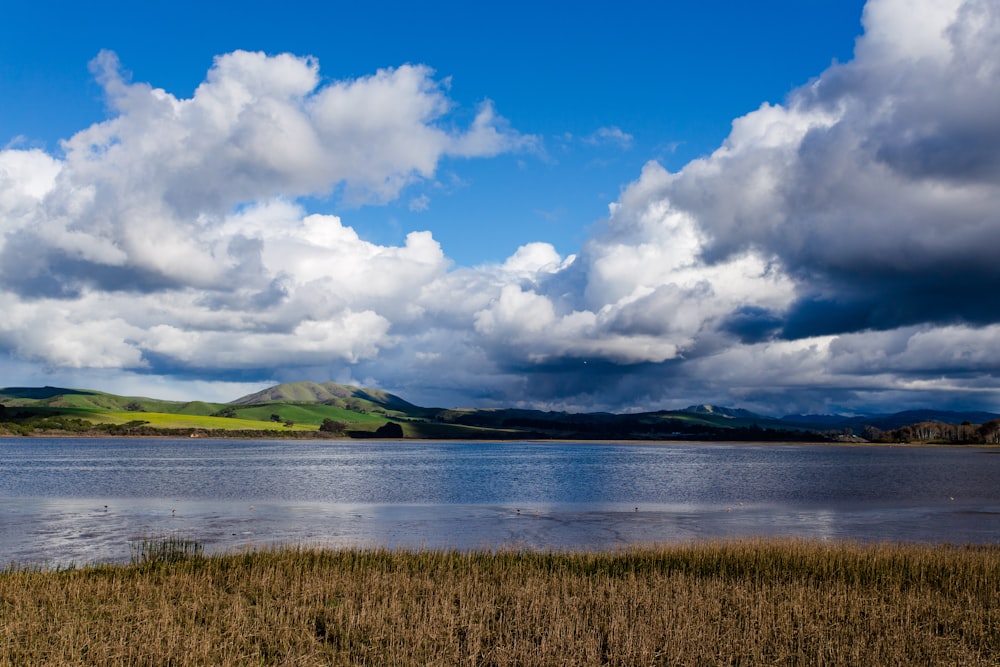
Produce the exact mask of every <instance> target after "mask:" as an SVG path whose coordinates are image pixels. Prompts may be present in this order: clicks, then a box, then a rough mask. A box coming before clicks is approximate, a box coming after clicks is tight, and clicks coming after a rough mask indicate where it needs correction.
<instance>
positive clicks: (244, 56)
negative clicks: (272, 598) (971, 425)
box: [0, 0, 1000, 413]
mask: <svg viewBox="0 0 1000 667" xmlns="http://www.w3.org/2000/svg"><path fill="white" fill-rule="evenodd" d="M863 24H864V28H865V32H864V35H863V36H862V37H860V38H859V39H858V41H857V44H856V49H855V57H854V59H853V60H852V61H850V62H848V63H843V64H833V65H832V66H831V67H830V68H828V69H827V70H826V71H824V72H822V73H820V74H819V75H818V76H817V77H816V78H815V79H814V80H812V81H810V82H808V83H806V84H805V85H803V86H802V87H800V88H797V89H795V90H793V91H792V92H791V93H790V94H789V95H788V97H787V98H786V99H785V100H784V101H783V102H782V103H781V104H763V105H762V106H761V107H760V108H758V109H757V110H755V111H752V112H750V113H748V114H746V115H745V116H743V117H741V118H738V119H736V120H735V121H734V122H733V126H732V131H731V133H730V134H729V136H728V138H727V139H726V140H725V141H724V143H723V144H722V145H721V146H720V147H719V148H718V149H717V150H715V151H714V152H712V153H711V154H709V155H706V156H704V157H702V158H700V159H697V160H695V161H693V162H691V163H689V164H687V165H686V166H685V167H683V168H682V169H681V170H679V171H678V172H676V173H672V172H669V171H667V170H666V169H664V168H663V167H662V166H660V165H659V164H657V163H656V162H650V163H649V164H647V165H646V167H645V168H644V169H643V170H642V173H641V174H639V175H638V178H637V180H636V181H635V182H633V183H631V184H629V185H628V186H627V187H625V188H624V189H623V191H622V194H621V196H620V198H619V199H618V201H617V202H616V203H615V204H614V205H613V206H612V208H611V210H610V211H609V215H608V217H607V219H606V220H605V221H603V223H602V224H601V225H600V226H599V227H598V228H596V229H595V230H593V231H592V233H591V235H590V236H589V238H587V239H586V241H585V242H584V243H583V244H582V247H581V249H580V251H579V253H577V254H576V255H574V256H570V257H562V256H560V255H559V254H558V253H557V252H556V251H555V249H554V248H552V247H551V246H549V245H547V244H543V243H532V242H530V240H529V242H527V243H526V244H525V245H524V246H523V247H521V248H520V249H519V250H518V251H517V252H516V253H515V254H514V255H513V256H511V257H510V258H508V259H507V260H506V261H505V262H503V263H502V264H497V265H490V266H479V267H455V266H453V265H452V263H451V262H450V261H449V260H448V258H447V255H446V253H445V251H444V249H442V248H441V247H440V245H439V244H438V242H437V241H436V240H435V239H434V238H433V235H432V234H431V233H430V232H428V231H414V232H411V233H410V234H409V235H408V236H407V237H406V242H405V244H404V245H402V246H381V245H376V244H373V243H370V242H368V241H366V240H364V239H362V238H360V237H359V236H358V234H357V233H355V231H354V230H353V229H352V228H351V227H350V226H348V225H345V224H344V222H343V220H342V219H340V218H339V217H336V216H333V215H319V214H315V213H311V212H310V211H309V210H308V209H307V208H306V205H305V204H304V203H303V202H304V201H306V200H305V199H303V198H304V197H307V196H310V195H327V194H330V193H335V194H336V195H337V196H339V197H341V198H342V199H343V201H350V202H368V203H379V202H386V201H390V200H393V199H395V198H397V197H400V196H403V192H404V189H405V188H406V186H407V185H408V184H411V183H414V182H417V181H420V180H426V179H431V178H433V177H434V174H435V173H436V170H437V169H438V166H439V165H440V164H441V163H442V161H443V160H454V159H462V158H488V157H491V156H495V155H499V154H501V153H505V152H513V151H522V150H527V149H531V148H532V147H533V146H535V145H536V144H537V142H538V140H537V138H535V137H531V136H526V135H523V134H520V133H518V132H517V131H516V130H515V129H513V128H512V127H511V125H510V124H509V123H508V122H507V121H506V120H505V119H503V118H502V117H501V116H499V115H498V114H497V112H496V111H495V109H494V108H493V106H492V105H491V104H489V103H484V104H483V105H482V106H481V107H480V108H479V109H478V112H477V113H476V115H475V117H474V119H473V120H472V121H471V123H470V124H469V125H468V127H464V128H458V127H456V126H455V124H454V121H453V120H452V117H451V114H452V111H453V107H454V105H453V103H452V102H451V100H450V99H449V98H448V96H447V87H446V86H445V85H444V84H443V83H442V82H440V81H436V80H435V79H434V78H433V73H432V72H431V71H430V70H429V69H427V68H424V67H420V66H409V65H408V66H401V67H399V68H396V69H392V70H382V71H379V72H377V73H376V74H374V75H372V76H369V77H365V78H361V79H356V80H349V81H335V82H330V83H322V82H321V81H322V79H321V77H320V74H319V63H317V62H315V61H314V60H312V59H309V58H299V57H295V56H292V55H287V54H285V55H279V56H265V55H263V54H259V53H247V52H235V53H231V54H227V55H224V56H220V57H219V58H217V59H216V61H215V63H214V65H213V67H212V69H211V70H210V71H209V72H208V75H207V77H206V79H205V81H204V83H202V84H201V86H199V87H198V89H197V90H196V91H195V93H194V95H193V96H192V97H191V99H178V98H175V97H174V96H172V95H171V94H169V93H168V92H166V91H163V90H160V89H156V88H153V87H151V86H149V85H146V84H142V83H132V82H130V81H129V80H128V77H127V76H126V75H124V74H123V73H122V70H121V67H120V65H119V64H118V63H117V60H116V59H115V57H114V56H113V54H110V53H102V54H101V55H100V56H98V58H97V59H96V60H95V61H94V63H93V70H94V73H95V76H96V78H97V80H98V81H99V82H100V84H101V85H102V86H103V88H104V91H105V93H106V96H107V99H108V103H109V106H110V108H111V117H110V119H109V120H107V121H105V122H102V123H98V124H96V125H93V126H91V127H89V128H86V129H84V130H82V131H81V132H79V133H77V134H76V135H74V136H73V137H71V138H69V139H68V140H66V141H65V142H64V143H63V145H62V147H61V149H62V150H61V154H58V155H56V154H48V153H46V152H43V151H40V150H17V149H11V148H9V149H6V150H3V151H0V220H2V225H3V227H2V237H0V308H2V310H3V312H4V313H5V317H4V318H3V320H2V321H0V348H2V349H4V350H6V351H7V352H9V355H10V357H11V359H12V361H10V364H24V363H29V364H35V365H39V366H43V367H45V368H48V369H51V370H52V371H53V372H58V371H60V370H65V369H77V371H74V372H84V371H87V370H95V369H103V372H110V373H118V374H119V375H120V376H121V377H135V375H136V374H140V375H145V376H147V377H149V378H159V379H161V380H162V379H163V378H176V379H177V380H178V381H181V380H197V381H200V382H207V381H218V382H222V381H229V382H232V381H244V382H270V381H276V380H290V379H318V380H324V379H334V380H341V381H343V380H350V381H358V382H365V383H377V384H379V385H381V386H384V387H386V388H389V389H390V390H394V391H397V392H400V393H403V394H404V395H405V396H407V397H408V398H410V399H411V400H415V401H418V402H422V403H432V402H437V403H439V404H451V405H454V404H455V402H456V401H460V402H472V403H477V404H507V405H526V406H529V405H530V406H537V407H558V408H569V409H617V410H621V409H655V408H660V407H677V406H679V405H686V404H688V403H690V402H716V403H723V404H730V405H741V406H744V407H749V408H755V409H758V410H762V411H765V412H771V413H775V412H793V411H828V410H850V409H856V408H876V409H879V408H885V409H894V408H903V407H913V406H920V405H937V406H959V405H963V406H975V407H984V408H992V409H1000V393H998V389H1000V352H997V351H996V350H1000V345H998V342H1000V298H998V296H997V295H998V294H1000V262H997V261H996V260H995V258H994V255H995V252H996V250H995V249H996V248H997V247H1000V8H998V7H997V5H996V3H993V2H989V1H987V0H967V1H965V2H960V1H958V0H951V1H948V0H922V1H919V2H909V1H907V2H903V1H902V0H872V1H871V2H869V4H868V5H867V6H866V8H865V12H864V16H863ZM613 130H616V131H612V130H606V131H604V133H603V134H601V135H600V136H598V135H597V134H595V140H596V139H598V138H599V139H601V140H604V141H617V142H619V143H622V142H624V141H625V138H626V137H627V135H626V134H624V133H623V132H621V131H620V130H617V128H613ZM413 201H418V200H413ZM419 201H420V202H422V203H421V204H418V205H420V206H423V207H425V208H426V205H427V202H426V201H424V200H419ZM468 214H469V218H470V224H475V211H469V213H468ZM425 215H427V216H432V215H433V212H428V213H425ZM429 224H433V223H432V222H429ZM67 372H68V371H67ZM227 386H228V385H227ZM459 397H464V399H465V400H463V399H460V398H459ZM233 398H235V396H233Z"/></svg>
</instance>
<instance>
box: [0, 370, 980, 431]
mask: <svg viewBox="0 0 1000 667" xmlns="http://www.w3.org/2000/svg"><path fill="white" fill-rule="evenodd" d="M0 404H2V406H3V409H2V410H0V428H3V429H5V430H6V431H7V432H10V433H21V432H25V433H31V432H37V431H40V430H41V431H44V430H46V429H48V430H54V431H59V430H63V431H66V430H80V431H85V430H87V429H88V428H89V429H91V430H102V429H103V430H104V431H106V432H108V433H112V434H114V433H118V432H121V431H125V432H127V433H132V434H143V435H148V434H162V433H168V432H169V433H177V432H189V433H190V434H197V433H206V434H210V435H227V434H230V433H232V434H234V435H236V434H238V435H241V436H246V435H248V434H251V433H255V432H256V433H262V434H266V435H268V436H279V435H280V436H282V437H310V436H311V435H313V436H315V435H317V434H320V433H322V434H324V435H326V436H328V437H332V436H337V437H341V436H344V435H348V436H353V437H372V436H379V437H381V436H382V435H384V434H385V433H388V432H389V431H386V430H384V427H385V426H386V424H398V425H399V427H398V428H399V429H401V432H402V434H403V435H404V436H405V437H413V438H463V439H477V438H483V439H485V438H489V439H512V438H538V439H544V438H565V439H602V440H604V439H655V440H664V439H720V440H822V439H828V438H841V439H843V438H844V437H851V436H850V435H849V434H860V433H861V432H862V431H864V430H865V429H866V427H873V428H875V429H878V430H881V431H888V430H891V429H899V428H901V427H904V426H907V425H910V424H915V423H918V422H943V423H947V424H961V423H963V422H967V423H970V424H984V423H986V422H989V421H992V420H995V419H1000V414H995V413H989V412H952V411H940V410H916V411H906V412H898V413H895V414H871V415H852V416H844V415H786V416H784V417H780V418H775V417H768V416H763V415H759V414H756V413H753V412H750V411H749V410H743V409H739V408H729V407H722V406H715V405H692V406H689V407H687V408H684V409H683V410H660V411H655V412H644V413H629V414H613V413H606V412H592V413H570V412H553V411H541V410H525V409H514V408H428V407H421V406H418V405H415V404H413V403H410V402H409V401H406V400H404V399H403V398H400V397H399V396H396V395H394V394H391V393H389V392H386V391H382V390H378V389H365V388H361V387H354V386H349V385H342V384H337V383H333V382H324V383H315V382H291V383H285V384H279V385H276V386H274V387H270V388H268V389H265V390H263V391H259V392H256V393H253V394H250V395H247V396H243V397H240V398H237V399H236V400H234V401H231V402H229V403H206V402H203V401H188V402H184V401H165V400H160V399H153V398H146V397H139V396H117V395H115V394H108V393H105V392H100V391H95V390H89V389H64V388H59V387H8V388H5V389H0ZM380 429H382V430H380ZM395 429H396V427H394V429H393V430H392V432H393V433H397V434H398V431H397V430H395Z"/></svg>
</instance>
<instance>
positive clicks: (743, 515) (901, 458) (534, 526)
mask: <svg viewBox="0 0 1000 667" xmlns="http://www.w3.org/2000/svg"><path fill="white" fill-rule="evenodd" d="M160 535H179V536H182V537H187V538H192V539H197V540H199V541H201V542H203V543H204V544H205V545H206V548H207V549H208V550H210V551H220V550H226V549H232V548H237V547H242V546H245V545H266V544H273V543H278V544H288V543H295V544H318V545H327V546H353V545H385V546H412V547H419V546H426V547H458V548H474V547H498V546H523V547H532V548H554V549H563V548H594V549H597V548H611V547H617V546H622V545H627V544H639V543H653V542H676V541H685V540H691V539H700V538H720V537H721V538H727V537H746V536H756V535H762V536H774V535H784V536H801V537H811V538H822V539H859V540H893V541H919V542H961V543H966V542H971V543H997V542H1000V449H984V448H957V447H952V448H948V447H925V448H915V447H869V446H865V447H846V446H826V445H772V444H761V445H755V444H737V445H722V444H718V445H717V444H638V445H636V444H617V443H614V444H611V443H571V444H562V443H465V442H377V441H364V442H354V441H346V442H330V441H261V440H247V441H243V440H163V439H149V440H146V439H128V440H126V439H108V440H102V439H94V440H91V439H27V438H10V439H3V438H0V566H2V565H3V564H7V563H11V562H15V563H20V564H48V565H61V564H68V563H78V564H79V563H87V562H95V561H122V560H127V559H128V556H129V549H128V543H129V541H130V540H134V539H136V538H140V537H143V536H160Z"/></svg>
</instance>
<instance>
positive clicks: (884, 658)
mask: <svg viewBox="0 0 1000 667" xmlns="http://www.w3.org/2000/svg"><path fill="white" fill-rule="evenodd" d="M149 554H153V556H152V557H147V558H145V560H143V559H141V558H140V559H138V560H137V562H136V563H135V564H133V565H130V566H90V567H85V568H80V569H71V570H66V571H33V570H30V569H18V568H11V569H8V570H7V571H5V572H3V573H2V574H0V664H3V665H27V664H32V665H43V664H44V665H62V664H74V665H153V664H162V665H167V664H170V665H247V664H275V665H279V664H280V665H285V664H288V665H292V664H294V665H327V664H334V665H355V664H372V665H374V664H379V665H382V664H387V665H392V664H396V665H599V664H600V665H715V664H724V665H729V664H739V665H757V664H762V665H763V664H766V665H914V664H920V665H938V664H940V665H996V664H998V662H1000V548H998V547H995V546H992V547H954V548H952V547H945V546H937V547H931V546H909V545H854V544H824V543H808V542H799V541H776V542H775V541H770V542H769V541H751V542H740V543H703V544H693V545H683V546H665V547H651V548H636V549H631V550H628V551H622V552H611V553H538V552H530V551H503V550H501V551H480V552H455V551H432V550H429V551H416V552H408V551H387V550H381V549H367V550H366V549H355V550H343V551H339V550H336V551H331V550H318V549H305V548H302V549H297V548H290V549H283V550H278V551H255V552H247V553H241V554H232V555H224V556H211V557H202V556H201V555H198V553H197V550H191V551H187V552H186V553H185V554H184V555H182V556H181V557H180V558H177V559H169V558H161V557H159V555H162V552H148V553H147V556H148V555H149ZM157 554H159V555H157Z"/></svg>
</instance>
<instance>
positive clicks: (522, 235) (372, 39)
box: [0, 0, 862, 264]
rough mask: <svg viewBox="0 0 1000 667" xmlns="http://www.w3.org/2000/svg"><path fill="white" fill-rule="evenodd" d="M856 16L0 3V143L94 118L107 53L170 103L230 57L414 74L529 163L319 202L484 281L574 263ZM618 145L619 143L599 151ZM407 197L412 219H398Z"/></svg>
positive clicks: (800, 75)
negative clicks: (437, 86)
mask: <svg viewBox="0 0 1000 667" xmlns="http://www.w3.org/2000/svg"><path fill="white" fill-rule="evenodd" d="M861 7H862V3H860V2H856V1H851V2H845V1H843V0H841V1H837V2H835V1H832V0H807V1H806V2H802V1H801V0H797V1H792V0H784V1H781V2H768V3H764V4H763V5H753V4H748V3H741V2H703V3H649V2H626V3H619V4H615V5H602V4H594V5H591V6H588V5H583V6H580V5H579V4H578V3H528V2H524V3H512V4H505V5H504V6H503V7H500V6H492V5H476V6H470V5H469V4H468V3H434V5H433V6H432V7H430V8H428V7H425V6H422V4H421V3H398V2H378V3H305V4H302V5H295V6H291V7H288V8H285V9H282V10H278V9H276V7H275V6H274V3H269V2H249V3H243V4H241V5H240V9H239V10H238V11H236V10H234V9H233V8H232V7H231V6H230V5H226V4H225V3H191V2H170V3H166V2H153V3H148V4H145V3H144V4H140V5H136V3H124V2H109V3H99V4H98V6H86V5H80V4H78V3H64V2H45V1H42V2H39V3H15V4H14V6H13V7H10V8H7V9H6V10H5V14H6V15H7V16H8V17H9V20H5V22H4V26H3V27H0V31H2V32H0V63H2V65H0V99H3V100H4V104H3V107H2V109H3V112H2V114H0V141H2V142H4V143H6V142H8V141H10V140H11V139H12V138H14V137H18V136H23V137H24V138H25V141H26V142H27V143H28V145H42V146H45V147H47V148H49V149H50V150H58V142H59V140H61V139H65V138H68V137H69V136H71V135H72V134H74V133H76V132H77V131H79V130H80V129H82V128H84V127H86V126H88V125H90V124H92V123H95V122H98V121H101V120H104V119H105V118H106V116H107V109H106V103H105V100H104V95H103V92H102V91H101V89H100V87H99V86H98V85H97V84H96V83H95V82H94V79H93V76H91V74H90V72H89V71H88V68H87V63H89V62H90V61H91V60H92V59H93V58H94V57H95V56H96V55H97V53H98V52H100V51H101V50H102V49H108V50H111V51H114V52H115V53H116V54H117V55H118V58H119V59H120V61H121V63H122V67H123V68H124V69H126V70H128V71H129V72H131V74H132V77H133V79H134V80H135V81H141V82H148V83H150V84H151V85H153V86H156V87H161V88H164V89H165V90H167V91H169V92H171V93H172V94H174V95H176V96H178V97H189V96H190V95H191V94H192V93H193V92H194V89H195V88H196V87H197V85H198V84H200V83H201V82H202V80H203V79H204V77H205V73H206V71H207V70H208V68H209V67H210V66H211V63H212V59H213V58H214V57H215V56H217V55H221V54H224V53H228V52H230V51H234V50H237V49H244V50H252V51H264V52H266V53H269V54H276V53H283V52H289V53H294V54H297V55H301V56H315V57H316V58H318V60H319V63H320V67H321V72H322V75H323V77H325V78H328V79H343V78H353V77H360V76H365V75H369V74H372V73H373V72H375V71H376V70H377V69H379V68H385V67H396V66H399V65H402V64H404V63H419V64H424V65H427V66H429V67H431V68H433V69H434V71H435V76H436V77H437V78H450V79H451V87H450V90H449V97H450V98H451V99H452V100H453V101H454V103H455V104H456V109H455V113H454V114H453V115H452V116H451V117H450V118H449V121H451V122H456V123H461V122H463V120H468V118H469V117H470V116H471V115H472V114H473V113H474V111H475V108H476V105H477V104H478V103H479V102H481V101H482V100H484V99H491V100H493V102H494V103H495V104H496V108H497V111H498V113H500V114H502V115H503V116H504V117H505V118H506V119H508V120H509V121H510V123H511V125H512V126H513V127H515V128H517V130H518V131H519V132H522V133H525V134H530V135H534V136H537V137H538V138H539V145H538V146H537V150H535V151H525V152H522V153H519V154H516V155H507V156H502V157H498V158H497V159H494V160H490V161H487V162H477V161H475V160H473V161H466V160H456V161H447V162H445V163H443V164H442V165H441V167H440V172H439V174H438V176H439V179H440V180H442V181H444V182H445V183H448V182H449V181H451V180H452V179H454V181H455V182H456V183H458V184H454V183H453V184H451V185H450V186H449V187H447V188H445V189H444V190H443V191H442V188H440V187H434V186H433V185H429V184H427V183H420V184H414V185H413V186H412V187H410V188H408V189H407V191H406V192H404V193H403V194H402V195H401V197H400V198H399V199H398V200H396V201H393V202H388V203H386V204H384V205H380V206H363V207H360V208H355V207H348V206H345V203H344V202H343V201H339V200H338V199H337V198H336V197H333V198H332V199H331V198H328V197H320V198H319V199H318V200H317V201H315V202H312V203H311V208H313V209H314V210H322V211H328V212H334V213H338V214H342V215H343V216H344V217H345V219H347V220H348V221H349V223H350V224H351V225H352V226H354V227H355V228H356V229H358V231H359V232H361V233H363V235H364V236H365V237H366V238H368V239H371V240H373V241H376V242H380V243H400V242H401V241H402V240H403V238H404V236H405V234H406V232H407V231H410V230H412V229H425V228H429V229H432V230H433V231H434V234H435V237H436V238H437V239H438V240H439V241H441V243H442V244H443V245H444V247H445V249H446V252H447V253H448V256H449V257H451V258H452V259H454V260H455V261H456V262H458V263H460V264H475V263H480V262H485V261H503V259H505V258H506V257H507V256H509V255H510V254H512V253H513V252H514V251H515V250H517V248H518V247H519V246H520V245H521V244H523V243H524V242H525V241H526V240H529V239H530V240H533V241H547V242H550V243H553V244H554V245H555V246H556V248H557V249H558V250H559V251H560V252H563V253H572V252H576V251H577V250H578V248H579V245H580V242H581V240H582V239H583V238H585V235H586V229H587V226H588V225H590V224H591V223H593V222H595V221H597V220H599V219H601V218H603V217H605V216H606V215H607V206H608V204H609V203H611V202H613V201H614V200H615V199H616V198H617V197H618V194H619V192H620V190H621V188H622V187H623V186H624V185H625V184H627V183H629V182H630V181H632V180H634V179H635V178H636V176H637V174H638V173H639V170H640V169H641V168H642V165H643V164H644V163H645V162H646V161H648V160H651V159H656V160H659V161H660V162H661V163H662V164H664V166H667V167H668V168H671V169H677V168H680V167H682V166H683V165H684V164H685V163H687V162H688V161H689V160H690V159H692V158H694V157H698V156H699V155H703V154H705V153H707V152H710V151H712V150H713V149H714V148H715V147H717V146H718V145H719V143H720V142H721V141H722V140H723V139H724V138H725V136H726V135H727V134H728V132H729V125H730V123H731V121H732V119H733V118H735V117H737V116H740V115H742V114H744V113H746V112H748V111H751V110H753V109H755V108H757V107H758V106H759V105H760V104H761V102H764V101H772V102H780V101H781V100H782V99H783V98H784V96H785V95H786V94H787V93H788V92H789V91H790V90H791V89H792V88H793V87H795V86H797V85H801V84H803V83H805V82H806V81H808V80H809V79H810V78H812V77H814V76H816V75H817V73H819V72H821V71H822V70H823V69H825V68H826V67H827V66H829V65H830V63H831V62H832V61H833V60H834V59H839V60H847V59H849V58H850V56H851V53H852V51H853V48H854V39H855V38H856V37H857V36H858V35H859V34H860V32H861V24H860V17H861ZM612 128H617V129H618V130H620V131H621V132H622V133H624V134H627V135H628V137H629V138H630V139H629V140H628V141H627V142H623V141H620V140H619V141H616V140H615V139H614V137H611V136H608V137H605V138H604V139H600V138H599V135H597V133H599V132H600V131H601V130H602V129H604V130H609V129H612ZM421 195H425V196H427V197H428V198H429V199H430V201H429V203H428V208H427V209H426V210H423V211H411V210H410V202H411V201H412V200H414V199H417V198H419V197H420V196H421Z"/></svg>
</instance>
